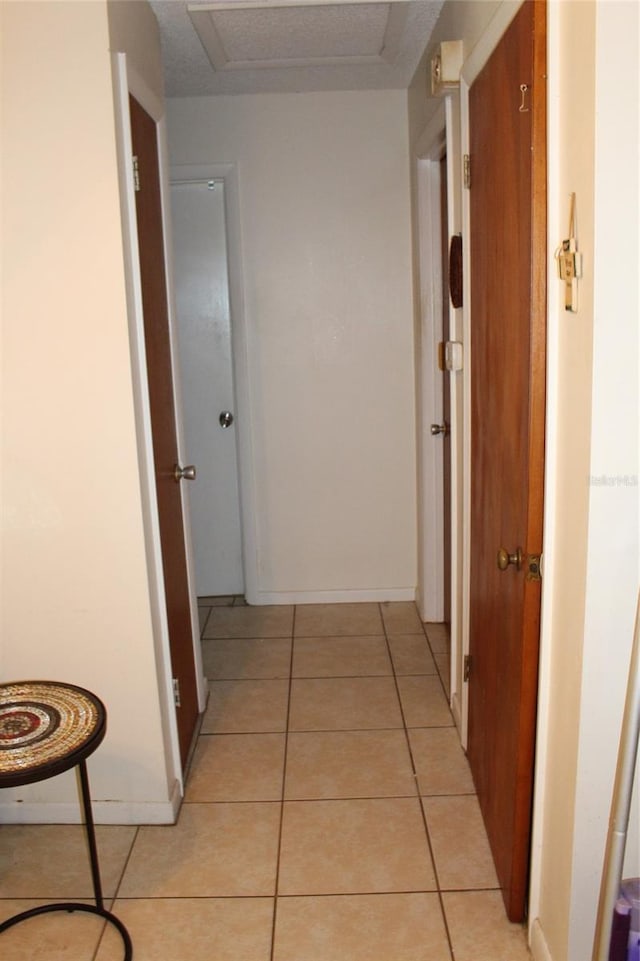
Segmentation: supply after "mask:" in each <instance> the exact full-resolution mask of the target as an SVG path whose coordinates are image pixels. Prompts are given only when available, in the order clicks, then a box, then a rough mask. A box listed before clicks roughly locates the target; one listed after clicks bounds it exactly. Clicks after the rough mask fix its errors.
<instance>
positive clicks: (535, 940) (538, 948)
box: [529, 918, 553, 961]
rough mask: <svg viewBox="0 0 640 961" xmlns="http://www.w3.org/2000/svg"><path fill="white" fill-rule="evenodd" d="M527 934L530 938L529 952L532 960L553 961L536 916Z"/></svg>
mask: <svg viewBox="0 0 640 961" xmlns="http://www.w3.org/2000/svg"><path fill="white" fill-rule="evenodd" d="M529 936H530V940H531V944H530V948H531V954H532V956H533V958H534V961H553V958H552V957H551V952H550V951H549V947H548V945H547V942H546V939H545V936H544V933H543V931H542V927H541V925H540V921H539V919H538V918H535V919H534V921H533V922H532V923H531V928H530V931H529Z"/></svg>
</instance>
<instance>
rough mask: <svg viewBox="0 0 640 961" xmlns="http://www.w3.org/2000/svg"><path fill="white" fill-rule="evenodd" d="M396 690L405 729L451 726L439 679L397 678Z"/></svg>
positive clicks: (434, 677)
mask: <svg viewBox="0 0 640 961" xmlns="http://www.w3.org/2000/svg"><path fill="white" fill-rule="evenodd" d="M398 690H399V691H400V700H401V701H402V710H403V711H404V718H405V721H406V724H407V727H448V726H449V725H451V724H453V717H452V716H451V711H450V710H449V705H448V703H447V699H446V697H445V696H444V692H443V690H442V684H441V683H440V678H439V677H437V676H433V677H431V676H429V677H427V676H425V675H416V676H415V677H408V676H405V677H399V678H398Z"/></svg>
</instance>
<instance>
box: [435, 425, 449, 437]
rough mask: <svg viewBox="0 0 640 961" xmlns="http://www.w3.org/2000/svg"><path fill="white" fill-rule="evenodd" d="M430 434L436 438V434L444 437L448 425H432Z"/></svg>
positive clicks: (447, 430)
mask: <svg viewBox="0 0 640 961" xmlns="http://www.w3.org/2000/svg"><path fill="white" fill-rule="evenodd" d="M431 433H432V434H433V436H434V437H436V436H437V435H438V434H444V436H445V437H446V436H447V434H448V433H449V425H448V424H432V425H431Z"/></svg>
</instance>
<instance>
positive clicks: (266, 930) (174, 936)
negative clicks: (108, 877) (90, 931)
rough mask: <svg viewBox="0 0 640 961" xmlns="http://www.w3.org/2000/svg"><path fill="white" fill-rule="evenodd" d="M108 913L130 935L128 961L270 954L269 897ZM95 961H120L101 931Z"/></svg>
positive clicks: (249, 958) (129, 907) (114, 942)
mask: <svg viewBox="0 0 640 961" xmlns="http://www.w3.org/2000/svg"><path fill="white" fill-rule="evenodd" d="M114 910H115V911H116V912H117V914H118V917H120V918H121V919H122V921H123V922H124V924H125V925H126V926H127V928H128V930H129V934H130V935H131V940H132V943H133V957H134V961H213V959H214V958H215V961H269V958H270V955H271V928H272V923H273V899H272V898H235V899H234V898H221V899H216V898H197V899H194V900H191V899H189V898H181V899H179V900H171V899H162V900H133V901H118V902H117V903H116V906H115V909H114ZM118 951H119V953H118ZM23 961H24V959H23ZM74 961H76V959H74ZM96 961H122V948H121V946H120V945H119V944H118V935H117V934H116V932H111V931H110V930H107V932H106V933H105V936H104V938H103V941H102V944H101V945H100V950H99V952H98V955H97V958H96Z"/></svg>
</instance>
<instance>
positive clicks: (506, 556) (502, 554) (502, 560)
mask: <svg viewBox="0 0 640 961" xmlns="http://www.w3.org/2000/svg"><path fill="white" fill-rule="evenodd" d="M511 564H512V565H513V566H514V567H515V569H516V570H517V571H519V570H520V568H521V567H522V548H520V547H517V548H516V550H515V552H514V553H513V554H510V553H509V551H507V550H505V548H504V547H501V548H500V550H499V551H498V567H499V568H500V570H501V571H506V569H507V568H508V567H509V566H510V565H511Z"/></svg>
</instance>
